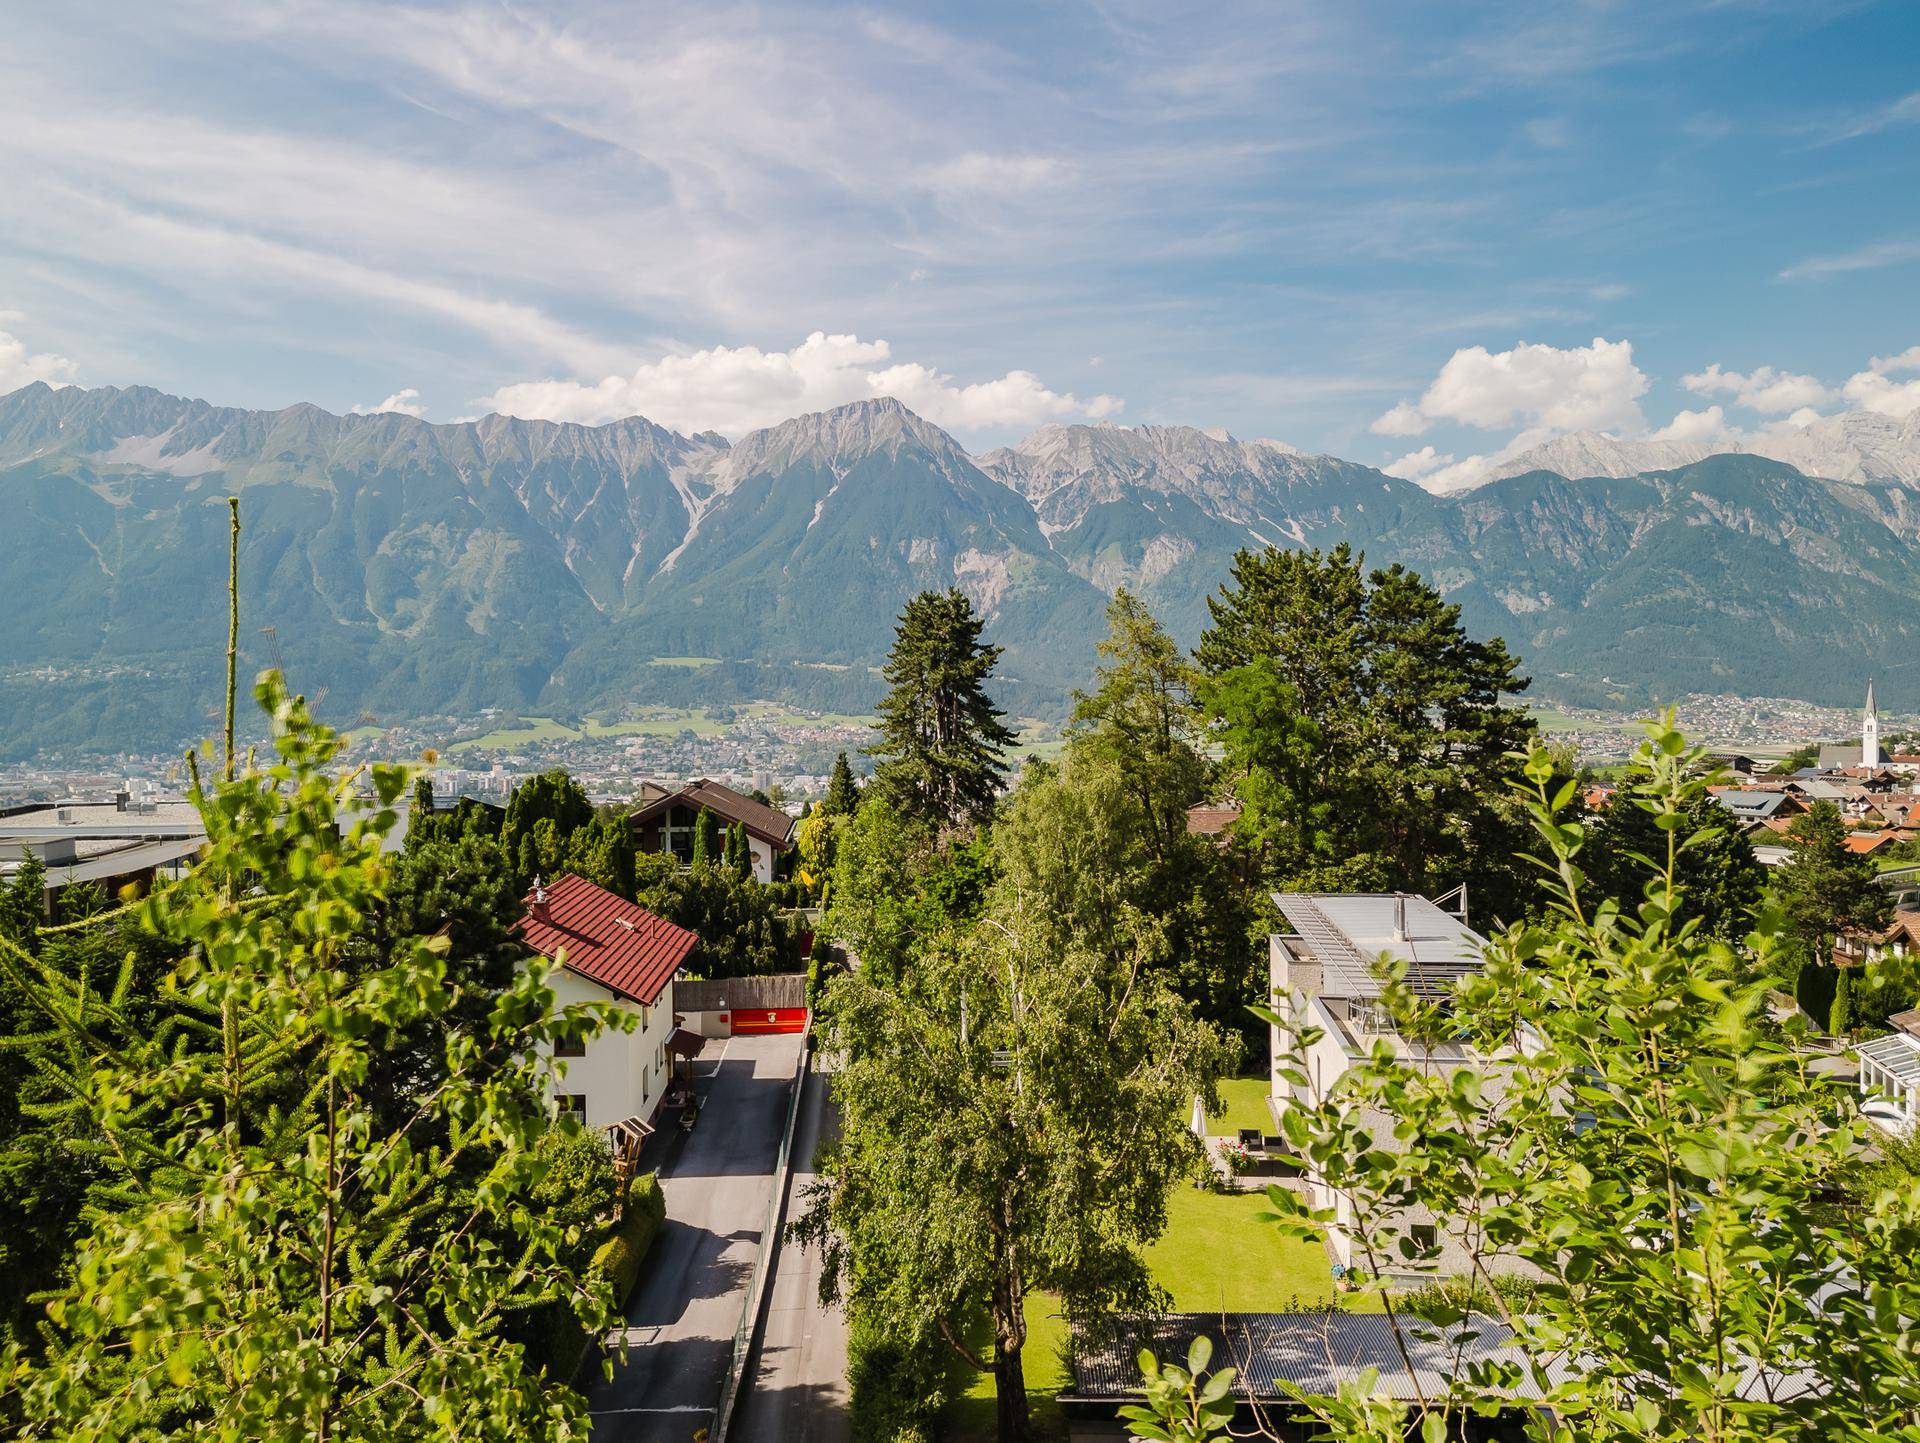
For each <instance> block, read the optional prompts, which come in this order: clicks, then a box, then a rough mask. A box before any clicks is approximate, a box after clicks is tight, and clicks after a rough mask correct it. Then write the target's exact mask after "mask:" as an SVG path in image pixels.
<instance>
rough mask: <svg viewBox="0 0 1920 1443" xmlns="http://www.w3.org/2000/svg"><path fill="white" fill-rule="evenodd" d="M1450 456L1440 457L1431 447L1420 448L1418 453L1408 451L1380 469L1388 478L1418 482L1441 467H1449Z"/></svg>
mask: <svg viewBox="0 0 1920 1443" xmlns="http://www.w3.org/2000/svg"><path fill="white" fill-rule="evenodd" d="M1452 464H1453V457H1452V455H1451V454H1448V455H1444V456H1443V455H1441V454H1440V453H1439V452H1438V451H1435V450H1434V449H1433V447H1431V446H1422V447H1421V448H1420V449H1419V450H1418V451H1409V452H1407V454H1406V455H1404V456H1402V457H1401V458H1400V459H1399V460H1398V461H1390V462H1388V463H1387V464H1386V465H1385V466H1382V467H1381V468H1380V469H1381V470H1382V471H1384V472H1386V473H1387V475H1389V476H1398V477H1399V478H1400V479H1401V480H1402V481H1418V480H1419V479H1420V478H1421V477H1422V476H1429V475H1431V474H1432V473H1433V472H1435V471H1438V470H1439V469H1440V468H1441V467H1442V466H1451V465H1452Z"/></svg>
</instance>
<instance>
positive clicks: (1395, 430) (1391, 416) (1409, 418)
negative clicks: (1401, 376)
mask: <svg viewBox="0 0 1920 1443" xmlns="http://www.w3.org/2000/svg"><path fill="white" fill-rule="evenodd" d="M1432 426H1433V422H1431V421H1429V420H1428V419H1427V418H1426V417H1425V416H1423V415H1421V414H1420V408H1419V407H1418V406H1416V405H1414V404H1413V402H1411V401H1402V402H1400V404H1399V405H1397V406H1395V407H1394V408H1393V409H1392V410H1391V411H1389V412H1387V413H1386V415H1384V416H1381V417H1379V418H1378V419H1377V420H1375V421H1374V423H1373V424H1372V425H1371V426H1369V427H1368V428H1367V429H1368V430H1369V431H1371V432H1373V434H1374V435H1376V436H1418V435H1419V434H1420V433H1421V432H1422V431H1425V430H1428V429H1430V428H1431V427H1432Z"/></svg>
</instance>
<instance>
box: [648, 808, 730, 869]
mask: <svg viewBox="0 0 1920 1443" xmlns="http://www.w3.org/2000/svg"><path fill="white" fill-rule="evenodd" d="M699 824H700V813H699V812H698V811H697V810H695V809H694V808H693V807H672V808H669V809H668V811H667V814H666V816H664V817H662V818H661V819H660V850H661V851H663V852H671V853H672V854H673V858H674V860H675V861H677V862H678V863H680V865H681V866H683V867H690V866H692V865H693V834H694V832H695V830H696V829H697V828H698V826H699ZM715 860H716V861H718V860H719V859H718V858H715Z"/></svg>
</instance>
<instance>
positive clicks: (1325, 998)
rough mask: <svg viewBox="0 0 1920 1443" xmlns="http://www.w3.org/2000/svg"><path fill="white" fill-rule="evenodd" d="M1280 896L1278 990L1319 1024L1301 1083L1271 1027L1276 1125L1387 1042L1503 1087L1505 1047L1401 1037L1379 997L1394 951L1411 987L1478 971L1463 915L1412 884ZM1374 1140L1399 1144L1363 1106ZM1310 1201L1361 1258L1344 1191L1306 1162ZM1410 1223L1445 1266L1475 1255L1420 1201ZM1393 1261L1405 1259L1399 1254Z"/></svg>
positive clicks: (1482, 942)
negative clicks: (1481, 1049)
mask: <svg viewBox="0 0 1920 1443" xmlns="http://www.w3.org/2000/svg"><path fill="white" fill-rule="evenodd" d="M1274 901H1275V902H1276V903H1277V904H1278V905H1279V907H1280V911H1281V913H1282V914H1283V915H1284V916H1285V917H1286V920H1287V923H1288V925H1289V927H1290V928H1291V930H1290V931H1288V932H1282V933H1276V934H1275V935H1274V936H1273V937H1271V938H1270V939H1269V943H1268V958H1269V963H1268V965H1269V973H1270V981H1271V986H1272V990H1273V992H1274V993H1275V994H1276V995H1279V994H1284V996H1285V1000H1284V1003H1283V1004H1282V1005H1285V1006H1288V1007H1290V1008H1291V1010H1292V1013H1293V1016H1294V1018H1295V1019H1296V1020H1297V1021H1298V1022H1301V1023H1304V1024H1307V1025H1310V1026H1313V1027H1315V1028H1318V1029H1319V1031H1320V1034H1321V1035H1320V1037H1319V1038H1318V1039H1317V1040H1316V1041H1315V1042H1314V1043H1313V1045H1312V1046H1311V1047H1310V1048H1309V1049H1308V1050H1307V1057H1306V1069H1305V1071H1306V1078H1305V1081H1304V1083H1302V1084H1295V1083H1292V1082H1290V1081H1289V1080H1288V1079H1286V1078H1284V1077H1282V1076H1281V1075H1280V1067H1281V1064H1282V1060H1283V1057H1284V1053H1285V1050H1286V1048H1287V1046H1288V1038H1287V1037H1286V1035H1285V1034H1284V1033H1282V1031H1281V1029H1279V1028H1278V1027H1274V1028H1272V1029H1270V1030H1271V1034H1272V1053H1271V1056H1272V1062H1271V1067H1272V1072H1271V1074H1270V1076H1269V1079H1268V1107H1269V1109H1270V1110H1271V1111H1272V1113H1273V1115H1274V1120H1275V1122H1276V1123H1277V1122H1278V1121H1279V1119H1280V1118H1281V1117H1282V1116H1283V1115H1285V1113H1286V1112H1287V1110H1288V1109H1289V1108H1291V1107H1293V1106H1295V1105H1300V1106H1313V1105H1316V1104H1318V1103H1319V1102H1320V1101H1322V1100H1324V1099H1325V1098H1327V1097H1328V1096H1329V1095H1330V1094H1331V1093H1332V1090H1333V1088H1334V1086H1335V1085H1336V1084H1337V1083H1338V1082H1339V1080H1340V1078H1341V1077H1342V1076H1343V1075H1344V1074H1345V1073H1346V1072H1347V1070H1348V1069H1349V1068H1351V1067H1354V1066H1357V1065H1358V1064H1359V1063H1360V1062H1362V1061H1364V1060H1365V1058H1366V1057H1367V1055H1368V1053H1369V1052H1371V1051H1372V1049H1373V1046H1374V1044H1375V1043H1376V1042H1379V1041H1382V1040H1384V1041H1386V1042H1387V1043H1388V1044H1389V1045H1390V1046H1391V1047H1392V1048H1393V1050H1394V1051H1395V1052H1396V1053H1397V1054H1398V1055H1399V1056H1401V1057H1403V1058H1408V1059H1410V1060H1413V1061H1416V1062H1419V1063H1421V1064H1422V1065H1425V1066H1429V1067H1431V1068H1432V1069H1433V1070H1434V1071H1436V1072H1439V1073H1442V1074H1445V1073H1450V1072H1453V1071H1454V1070H1456V1069H1459V1068H1462V1067H1470V1068H1472V1069H1474V1070H1475V1071H1477V1072H1482V1073H1483V1074H1485V1078H1484V1079H1483V1083H1482V1085H1483V1087H1487V1086H1489V1083H1491V1086H1492V1087H1497V1086H1498V1079H1499V1075H1500V1072H1501V1071H1502V1065H1501V1059H1500V1058H1499V1057H1490V1056H1483V1055H1481V1054H1480V1053H1478V1052H1476V1051H1474V1050H1473V1049H1472V1048H1470V1047H1467V1046H1465V1045H1464V1044H1462V1043H1459V1042H1452V1041H1443V1042H1431V1043H1429V1042H1421V1041H1419V1040H1417V1039H1414V1038H1410V1037H1406V1036H1403V1035H1402V1034H1401V1033H1400V1032H1399V1031H1398V1029H1397V1028H1396V1026H1395V1023H1394V1019H1393V1015H1392V1014H1391V1013H1390V1012H1389V1011H1388V1010H1387V1008H1386V1006H1385V1004H1384V1003H1383V1002H1382V1000H1381V999H1382V990H1383V989H1382V984H1381V981H1380V978H1379V977H1378V976H1377V975H1376V973H1375V967H1374V964H1375V963H1376V962H1377V961H1378V960H1380V959H1382V958H1387V959H1392V960H1396V961H1401V962H1404V963H1406V964H1407V974H1406V981H1407V985H1408V986H1410V987H1411V988H1412V989H1413V990H1414V992H1416V993H1417V994H1420V995H1422V996H1424V997H1427V998H1429V999H1432V998H1437V997H1441V996H1443V995H1445V994H1446V993H1447V992H1448V991H1450V990H1451V988H1452V986H1453V984H1454V982H1455V981H1456V980H1457V979H1458V978H1460V977H1461V976H1463V975H1465V974H1467V973H1469V972H1473V971H1476V970H1478V968H1479V966H1480V964H1481V959H1482V954H1483V953H1484V951H1485V949H1486V945H1487V944H1486V939H1485V938H1484V937H1482V936H1481V935H1480V934H1479V933H1477V932H1475V931H1474V930H1473V929H1472V928H1471V927H1469V926H1468V925H1467V924H1466V922H1465V920H1464V919H1462V918H1460V917H1456V916H1454V915H1453V914H1452V913H1449V912H1446V911H1443V910H1442V909H1441V908H1440V907H1439V906H1437V905H1435V904H1434V903H1433V902H1430V901H1428V900H1427V899H1426V898H1425V897H1417V896H1412V895H1409V894H1407V893H1404V892H1401V893H1357V894H1346V895H1330V894H1325V893H1317V894H1306V893H1297V892H1285V893H1279V894H1277V895H1275V897H1274ZM1361 1121H1362V1122H1363V1123H1365V1124H1367V1125H1368V1126H1369V1130H1370V1131H1371V1132H1372V1134H1373V1137H1374V1140H1375V1143H1376V1145H1378V1146H1381V1147H1397V1146H1399V1145H1400V1144H1399V1143H1398V1142H1396V1140H1395V1139H1394V1137H1393V1122H1392V1119H1390V1118H1388V1117H1387V1116H1386V1115H1384V1114H1368V1115H1365V1116H1363V1117H1362V1118H1361ZM1304 1185H1305V1187H1306V1190H1307V1195H1308V1199H1309V1201H1310V1202H1311V1203H1312V1205H1313V1206H1314V1207H1316V1208H1332V1209H1333V1210H1334V1213H1335V1223H1334V1225H1333V1226H1332V1227H1330V1228H1329V1229H1328V1233H1327V1241H1328V1245H1329V1247H1330V1248H1331V1249H1332V1252H1333V1256H1334V1259H1335V1261H1337V1262H1339V1263H1340V1264H1342V1265H1343V1266H1347V1267H1354V1266H1364V1265H1365V1260H1364V1259H1362V1258H1360V1257H1358V1256H1356V1250H1355V1247H1354V1243H1353V1240H1352V1238H1351V1237H1350V1236H1349V1234H1348V1233H1347V1231H1346V1229H1345V1228H1344V1227H1343V1226H1342V1224H1344V1223H1346V1222H1347V1221H1349V1220H1350V1218H1351V1209H1350V1207H1349V1205H1348V1202H1347V1200H1346V1199H1345V1198H1344V1197H1343V1196H1341V1195H1340V1194H1338V1193H1336V1192H1335V1191H1334V1190H1333V1189H1332V1188H1330V1187H1328V1186H1327V1185H1325V1184H1324V1183H1322V1182H1321V1181H1320V1180H1319V1179H1318V1178H1316V1177H1315V1176H1314V1175H1313V1173H1312V1171H1311V1170H1309V1171H1308V1172H1307V1173H1306V1174H1305V1176H1304ZM1407 1225H1408V1231H1409V1233H1410V1234H1411V1235H1412V1236H1413V1238H1414V1240H1415V1241H1416V1242H1418V1243H1420V1244H1421V1245H1422V1246H1438V1247H1439V1248H1440V1257H1439V1261H1438V1269H1439V1271H1440V1272H1442V1273H1449V1272H1458V1271H1461V1270H1462V1269H1463V1268H1464V1267H1465V1266H1466V1265H1467V1262H1468V1258H1469V1254H1468V1252H1467V1250H1466V1248H1465V1246H1464V1244H1463V1242H1462V1240H1461V1239H1460V1238H1459V1237H1458V1236H1456V1233H1455V1230H1454V1229H1453V1227H1452V1226H1451V1225H1450V1224H1449V1223H1448V1221H1447V1220H1446V1219H1444V1218H1435V1217H1431V1216H1429V1215H1427V1214H1426V1213H1425V1212H1424V1211H1420V1212H1416V1213H1412V1214H1409V1216H1408V1219H1407ZM1395 1261H1396V1262H1397V1261H1398V1259H1397V1258H1396V1259H1395Z"/></svg>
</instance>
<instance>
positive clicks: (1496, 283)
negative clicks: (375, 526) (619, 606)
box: [0, 0, 1920, 474]
mask: <svg viewBox="0 0 1920 1443" xmlns="http://www.w3.org/2000/svg"><path fill="white" fill-rule="evenodd" d="M1916 55H1920V6H1917V5H1914V4H1912V3H1910V0H1889V3H1880V4H1871V3H1854V4H1821V3H1818V0H1779V3H1762V0H1752V3H1742V0H1715V3H1695V4H1688V3H1673V0H1668V3H1657V4H1637V3H1630V0H1609V3H1586V4H1545V3H1528V4H1511V5H1492V4H1471V3H1455V0H1449V3H1445V4H1438V3H1432V4H1420V5H1384V4H1370V3H1364V0H1361V3H1332V0H1328V3H1321V4H1314V5H1305V4H1285V3H1277V0H1268V3H1259V4H1249V5H1237V4H1232V3H1210V4H1205V5H1197V6H1192V7H1183V6H1177V5H1173V4H1168V3H1142V4H1130V3H1106V0H1102V3H1092V4H1059V5H1051V4H1049V5H1042V4H1034V3H1023V4H1010V5H997V4H980V3H970V4H955V5H946V6H943V5H923V6H874V7H858V6H854V7H848V6H816V5H811V4H800V3H785V4H780V5H766V6H735V5H729V4H725V3H713V4H699V5H692V4H681V5H674V6H663V7H654V6H648V5H643V4H632V3H608V4H551V5H532V4H521V5H513V6H508V5H499V4H471V5H456V4H448V5H436V4H416V3H394V4H371V3H353V0H224V3H220V0H216V3H194V0H179V3H175V4H171V5H168V6H150V5H139V6H135V5H124V6H114V5H105V4H90V3H85V0H81V3H77V4H69V5H63V6H58V7H56V6H35V7H17V8H16V9H15V11H14V13H13V14H12V15H11V16H10V18H9V21H8V34H7V36H6V38H5V40H4V41H3V42H0V186H4V187H5V189H6V192H7V194H8V203H7V204H6V206H5V207H4V208H0V333H4V334H0V390H4V389H9V388H10V387H11V386H12V385H15V384H21V383H24V382H25V381H27V380H30V379H34V378H36V377H44V378H46V379H49V380H73V381H78V382H80V383H81V384H130V383H146V384H151V385H154V386H158V387H161V388H163V389H166V390H170V391H175V392H181V393H185V394H190V395H197V396H204V397H206V398H208V399H210V400H214V401H218V402H224V403H229V404H237V405H247V406H280V405H286V404H289V403H291V402H294V401H298V400H310V401H314V402H317V403H319V404H321V405H323V406H327V407H329V408H331V409H335V410H346V409H348V408H351V407H362V408H366V407H377V406H380V405H381V404H383V403H391V404H392V405H395V406H399V407H405V408H410V409H416V410H421V411H424V413H425V414H426V415H427V416H428V417H429V418H430V419H435V420H447V419H452V418H455V417H459V416H464V415H470V414H474V413H476V412H479V411H482V410H485V409H489V408H492V407H501V408H506V409H512V410H515V411H517V412H519V413H521V414H538V415H551V416H556V417H570V418H575V419H582V420H590V421H592V420H604V419H607V418H609V417H610V416H612V415H616V414H622V413H625V412H627V411H632V410H639V411H641V412H643V413H645V414H649V415H652V416H653V417H654V418H655V419H657V420H660V421H662V422H664V423H667V424H670V425H674V426H676V427H680V428H682V429H689V430H691V429H698V428H701V427H708V426H710V427H714V428H716V429H721V430H724V431H728V432H731V433H738V432H740V431H742V430H744V429H748V428H750V427H751V426H753V425H758V424H764V423H766V422H768V421H770V420H773V419H777V418H779V417H782V416H785V415H788V414H792V413H794V412H797V411H801V410H806V409H814V408H816V407H817V406H820V405H826V404H834V403H837V402H839V401H843V400H847V399H851V398H853V397H855V396H858V395H861V394H868V393H873V392H876V391H882V390H884V391H888V392H892V393H895V394H899V395H900V396H901V397H902V399H904V400H906V401H907V402H908V404H910V405H915V406H916V407H917V408H918V409H921V410H922V411H924V412H925V413H927V414H928V415H929V416H930V417H932V419H934V420H936V421H939V422H941V423H942V424H945V425H948V426H949V427H950V428H952V429H953V430H955V431H956V433H957V434H959V435H960V436H961V437H962V439H963V440H965V441H967V442H968V443H969V444H973V445H976V446H984V445H988V444H993V443H996V442H999V441H1004V440H1008V439H1011V438H1013V437H1016V436H1018V435H1020V434H1023V433H1025V432H1026V431H1028V430H1030V429H1031V428H1032V427H1033V426H1035V425H1037V424H1040V423H1041V422H1044V421H1047V420H1074V419H1086V418H1095V419H1109V420H1116V421H1120V422H1123V423H1130V424H1132V423H1140V422H1184V423H1190V424H1194V425H1201V426H1225V427H1227V428H1229V429H1231V430H1232V431H1234V432H1235V433H1236V434H1240V435H1244V436H1275V437H1279V438H1282V439H1285V440H1288V441H1291V442H1293V443H1294V444H1297V445H1300V446H1304V447H1307V448H1310V449H1315V450H1327V451H1332V452H1334V453H1336V454H1340V455H1344V456H1349V457H1352V458H1354V459H1358V460H1362V461H1367V462H1371V463H1375V464H1382V463H1387V462H1390V461H1393V460H1395V459H1396V458H1399V457H1401V456H1403V455H1416V456H1417V455H1418V454H1419V453H1420V449H1421V448H1423V447H1432V448H1433V449H1432V451H1431V452H1428V453H1427V459H1426V460H1425V461H1420V460H1416V461H1413V462H1410V463H1408V464H1407V465H1406V466H1405V467H1404V468H1403V469H1404V470H1405V471H1406V472H1407V473H1409V474H1413V473H1417V472H1419V471H1420V470H1421V469H1422V468H1423V467H1424V468H1425V469H1426V470H1427V471H1430V472H1432V471H1437V470H1438V469H1439V468H1440V467H1441V466H1442V465H1443V462H1442V459H1441V458H1452V457H1456V456H1458V457H1464V456H1466V455H1468V454H1470V453H1472V454H1495V453H1497V452H1498V451H1499V450H1500V449H1502V448H1509V449H1510V448H1511V447H1513V446H1514V445H1516V444H1518V443H1520V442H1521V441H1523V440H1532V439H1538V438H1539V437H1541V436H1545V435H1550V434H1552V433H1553V432H1555V431H1559V430H1568V429H1575V428H1577V427H1579V426H1583V425H1593V426H1599V427H1603V428H1606V429H1610V430H1612V431H1614V432H1616V433H1617V434H1622V435H1627V434H1648V433H1653V434H1662V433H1663V432H1664V433H1665V434H1683V433H1685V432H1686V431H1687V428H1688V427H1692V428H1693V430H1694V431H1700V432H1704V430H1705V429H1706V428H1708V427H1709V426H1710V425H1723V426H1727V427H1735V426H1760V425H1769V424H1772V425H1779V424H1789V423H1790V421H1791V418H1793V417H1794V416H1799V417H1801V418H1802V419H1804V418H1805V417H1806V416H1807V415H1810V414H1813V413H1817V412H1831V411H1833V410H1836V409H1844V408H1847V407H1850V406H1855V405H1861V404H1867V405H1873V406H1876V407H1877V408H1879V409H1883V410H1888V411H1893V410H1896V409H1898V408H1900V407H1903V406H1905V405H1906V404H1907V402H1908V400H1909V398H1910V399H1911V401H1912V403H1913V404H1916V405H1920V380H1916V379H1915V376H1916V375H1917V374H1920V349H1911V348H1916V347H1920V66H1916V65H1915V63H1914V57H1915V56H1916ZM816 333H817V338H816V339H813V340H809V337H815V336H816ZM1475 348H1480V349H1479V350H1476V349H1475ZM1910 350H1911V354H1908V353H1909V352H1910ZM1876 360H1877V362H1878V364H1876ZM1709 367H1717V368H1718V369H1717V370H1710V369H1709ZM1763 367H1765V368H1768V369H1766V370H1764V371H1763V370H1761V368H1763ZM1687 377H1692V378H1693V380H1692V382H1691V383H1688V382H1687V380H1686V379H1685V378H1687ZM396 398H397V399H396ZM1713 406H1719V407H1720V408H1721V409H1720V411H1719V412H1718V413H1713V412H1712V411H1711V408H1712V407H1713ZM1683 412H1684V413H1686V414H1687V415H1689V416H1692V417H1695V418H1697V419H1695V420H1693V421H1687V420H1685V419H1684V418H1683V420H1682V422H1681V429H1680V430H1679V431H1665V430H1664V428H1668V427H1670V426H1671V424H1672V423H1673V420H1674V418H1675V416H1676V415H1677V414H1680V413H1683Z"/></svg>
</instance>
